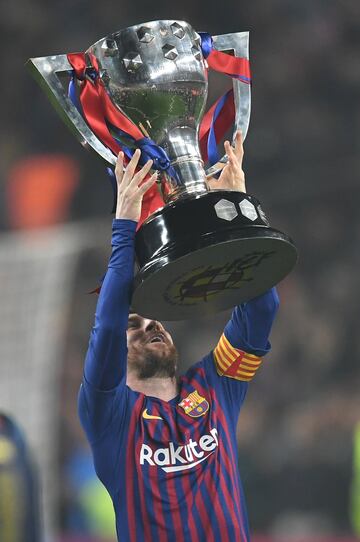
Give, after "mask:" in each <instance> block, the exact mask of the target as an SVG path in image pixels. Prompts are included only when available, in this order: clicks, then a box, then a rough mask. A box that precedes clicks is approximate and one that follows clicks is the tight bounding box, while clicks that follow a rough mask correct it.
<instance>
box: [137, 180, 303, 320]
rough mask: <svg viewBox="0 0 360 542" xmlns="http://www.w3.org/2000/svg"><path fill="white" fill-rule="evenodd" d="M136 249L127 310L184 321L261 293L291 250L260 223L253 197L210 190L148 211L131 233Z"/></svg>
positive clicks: (290, 261)
mask: <svg viewBox="0 0 360 542" xmlns="http://www.w3.org/2000/svg"><path fill="white" fill-rule="evenodd" d="M136 256H137V261H138V265H139V271H138V273H137V275H136V277H135V281H134V292H133V298H132V310H133V311H134V312H137V313H138V314H141V315H142V316H144V317H147V318H152V319H156V320H185V319H190V318H195V317H199V316H203V315H208V314H213V313H215V312H218V311H221V310H225V309H228V308H230V307H233V306H235V305H237V304H239V303H243V302H245V301H248V300H249V299H252V298H253V297H256V296H258V295H260V294H262V293H264V292H265V291H266V290H268V289H269V288H271V287H272V286H274V285H275V284H277V283H278V282H279V281H281V280H282V279H283V278H284V277H285V276H286V275H287V274H288V273H289V272H290V271H291V269H292V268H293V267H294V265H295V263H296V260H297V251H296V248H295V246H294V244H293V242H292V240H291V239H290V238H289V237H288V236H287V235H285V234H284V233H282V232H280V231H277V230H275V229H273V228H270V227H269V226H268V222H267V219H266V217H265V215H264V213H263V211H262V209H261V207H260V204H259V202H258V200H256V199H255V198H254V197H252V196H250V195H248V194H244V193H242V192H235V191H225V190H216V191H211V192H207V193H205V194H202V195H201V196H197V197H195V198H194V197H193V198H188V199H183V200H177V201H176V202H174V203H171V204H169V205H166V206H165V207H164V208H163V209H161V210H160V211H157V212H156V213H154V214H153V215H152V216H151V217H150V218H149V219H148V220H147V221H145V222H144V224H143V225H142V226H141V228H140V229H139V231H138V232H137V234H136Z"/></svg>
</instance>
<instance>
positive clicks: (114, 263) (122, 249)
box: [79, 150, 156, 439]
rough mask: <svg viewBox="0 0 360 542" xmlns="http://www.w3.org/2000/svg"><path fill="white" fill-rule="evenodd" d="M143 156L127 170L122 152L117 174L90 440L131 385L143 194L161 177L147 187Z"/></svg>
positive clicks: (86, 395) (89, 394) (85, 413)
mask: <svg viewBox="0 0 360 542" xmlns="http://www.w3.org/2000/svg"><path fill="white" fill-rule="evenodd" d="M139 157H140V151H139V150H137V151H135V153H134V156H133V158H132V159H131V161H130V162H129V164H128V166H127V168H126V169H125V171H124V170H123V154H120V155H119V158H118V160H117V165H116V170H115V173H116V178H117V183H118V197H117V208H116V218H115V220H114V221H113V234H112V254H111V257H110V261H109V266H108V270H107V273H106V275H105V278H104V281H103V284H102V287H101V291H100V295H99V299H98V303H97V307H96V314H95V324H94V327H93V329H92V332H91V335H90V342H89V348H88V351H87V355H86V359H85V367H84V381H83V385H82V388H81V390H80V396H79V414H80V418H81V421H82V423H83V425H84V427H85V429H86V432H87V433H88V436H89V438H90V439H93V438H94V437H95V436H97V435H98V434H99V432H100V431H102V430H103V428H104V427H105V426H107V424H108V423H109V418H110V416H111V413H112V403H113V401H114V398H115V397H116V392H117V391H119V390H118V389H119V387H121V388H124V387H125V384H126V364H127V346H126V343H127V341H126V330H127V326H128V316H129V305H130V296H131V290H132V282H133V266H134V237H135V229H136V224H137V221H138V220H139V217H140V211H141V202H142V198H143V195H144V193H145V192H146V190H148V188H150V186H152V184H153V183H154V182H155V179H156V174H155V175H152V176H151V177H150V179H149V180H147V181H145V182H143V183H142V181H143V179H144V178H145V176H146V175H147V173H148V172H149V170H150V168H151V165H152V162H151V161H149V162H147V164H146V165H145V166H144V167H143V168H142V169H141V170H140V171H139V172H137V173H136V174H135V170H136V167H137V164H138V161H139ZM141 183H142V184H141ZM139 185H140V186H139ZM111 392H113V393H111ZM118 396H119V394H118Z"/></svg>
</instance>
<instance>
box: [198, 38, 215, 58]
mask: <svg viewBox="0 0 360 542" xmlns="http://www.w3.org/2000/svg"><path fill="white" fill-rule="evenodd" d="M198 34H199V36H200V38H201V50H202V54H203V56H204V58H207V57H208V56H209V54H210V53H211V51H212V49H213V39H212V37H211V35H210V34H208V33H207V32H199V33H198Z"/></svg>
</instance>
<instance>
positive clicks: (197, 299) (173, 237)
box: [29, 20, 297, 320]
mask: <svg viewBox="0 0 360 542" xmlns="http://www.w3.org/2000/svg"><path fill="white" fill-rule="evenodd" d="M29 66H30V68H31V69H32V71H33V74H34V75H35V77H36V78H37V79H38V80H39V83H40V84H41V85H42V86H43V87H45V90H46V91H47V92H48V93H49V96H50V99H51V100H52V102H53V103H54V105H55V107H56V108H57V109H58V111H59V112H60V113H61V115H62V116H63V117H64V119H65V121H66V122H67V124H69V125H70V127H71V128H72V130H73V131H75V134H76V135H77V136H78V137H79V138H80V140H81V142H82V143H83V144H84V145H86V146H87V147H90V148H92V149H93V150H95V151H96V152H97V153H98V154H99V155H100V156H101V157H102V158H103V159H104V160H105V161H106V162H107V163H108V165H114V164H115V161H116V155H117V153H118V152H119V151H120V150H121V149H122V150H124V152H125V154H126V155H127V156H128V157H130V156H131V155H132V153H133V150H134V149H135V148H136V147H140V148H141V150H142V159H143V162H144V161H146V159H148V158H149V157H151V158H152V159H153V160H154V168H155V169H158V170H159V171H160V172H161V175H160V178H159V190H160V191H161V198H160V192H158V189H157V188H156V189H155V192H156V194H155V195H154V198H155V200H156V198H157V200H156V201H158V202H159V201H160V204H158V205H157V206H156V207H155V208H154V205H153V206H152V207H151V205H150V207H149V209H150V211H151V212H150V213H149V214H148V216H144V217H143V219H142V223H141V226H140V227H139V229H138V231H137V234H136V258H137V264H138V272H137V274H136V278H135V284H134V293H133V300H132V306H133V308H134V310H135V311H136V312H138V313H139V314H141V315H143V316H148V317H152V318H157V319H162V320H179V319H185V318H192V317H194V316H198V315H199V314H206V313H211V312H215V311H218V310H222V309H226V308H228V307H232V306H234V305H235V304H236V303H240V302H244V301H247V300H249V299H251V298H252V297H255V296H257V295H260V294H261V293H263V292H265V291H266V290H267V289H268V288H270V287H271V286H273V285H275V284H276V283H278V282H279V281H280V280H281V279H282V278H284V277H285V276H286V275H287V274H288V273H289V272H290V271H291V269H292V267H293V266H294V264H295V262H296V257H297V253H296V249H295V247H294V245H293V243H292V241H291V239H290V238H289V237H288V236H286V235H285V234H283V233H282V232H280V231H277V230H275V229H273V228H271V227H269V224H268V222H267V219H266V217H265V215H264V213H263V211H262V209H261V207H260V204H259V202H258V201H257V200H256V199H255V198H254V197H253V196H250V195H248V194H244V193H242V192H235V191H230V190H212V191H209V189H208V188H207V184H206V178H207V177H211V176H216V174H217V173H219V172H220V171H221V169H222V168H223V167H224V165H225V164H226V163H227V157H226V156H223V157H222V158H218V157H217V151H216V143H217V141H219V140H220V139H221V138H222V137H223V136H224V134H225V132H226V130H227V129H228V128H230V127H231V126H233V127H234V134H235V131H236V130H238V129H240V130H241V132H242V134H243V138H244V137H245V136H246V132H247V129H248V124H249V116H250V84H249V83H250V78H249V77H250V72H249V67H248V33H247V32H239V33H234V34H226V35H219V36H213V37H211V36H209V35H208V34H205V33H197V32H195V31H194V29H193V28H192V27H191V26H190V25H189V24H188V23H186V22H183V21H173V20H171V21H168V20H166V21H153V22H149V23H144V24H140V25H135V26H132V27H130V28H126V29H124V30H120V31H118V32H115V33H114V34H111V35H110V36H107V37H105V38H102V39H101V40H99V41H97V42H96V43H95V44H94V45H92V46H91V47H90V48H89V49H88V50H87V51H86V53H77V54H68V55H57V56H48V57H41V58H33V59H30V60H29ZM209 68H211V69H215V70H217V71H219V72H222V73H224V74H226V75H229V76H231V77H232V80H233V88H232V91H229V92H228V93H226V95H224V96H223V97H222V98H220V99H219V100H218V101H217V103H216V104H215V105H214V106H213V107H212V108H211V109H210V110H209V111H208V112H207V113H206V114H205V116H204V111H205V105H206V100H207V93H208V74H207V72H208V69H209ZM62 75H66V76H69V75H70V77H71V84H70V90H69V93H67V92H66V91H65V88H64V85H63V83H62V80H61V77H62ZM229 119H230V121H229ZM205 161H209V163H210V167H209V168H208V169H207V170H205V169H204V162H205ZM144 219H145V220H144Z"/></svg>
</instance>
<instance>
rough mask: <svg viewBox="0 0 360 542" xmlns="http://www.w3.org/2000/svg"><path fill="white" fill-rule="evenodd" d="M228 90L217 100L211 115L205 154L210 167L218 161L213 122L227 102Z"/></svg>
mask: <svg viewBox="0 0 360 542" xmlns="http://www.w3.org/2000/svg"><path fill="white" fill-rule="evenodd" d="M230 92H231V91H230V90H228V91H227V92H226V93H225V94H224V95H223V96H222V97H221V99H220V100H219V102H218V104H217V106H216V107H215V111H214V114H213V118H212V119H211V126H210V130H209V135H208V141H207V152H208V160H209V163H210V165H211V166H212V165H214V164H216V162H218V161H219V153H218V149H217V143H216V137H215V122H216V119H217V118H218V116H219V115H220V113H221V111H222V108H223V107H224V105H225V102H226V100H227V97H228V96H229V94H230Z"/></svg>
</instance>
